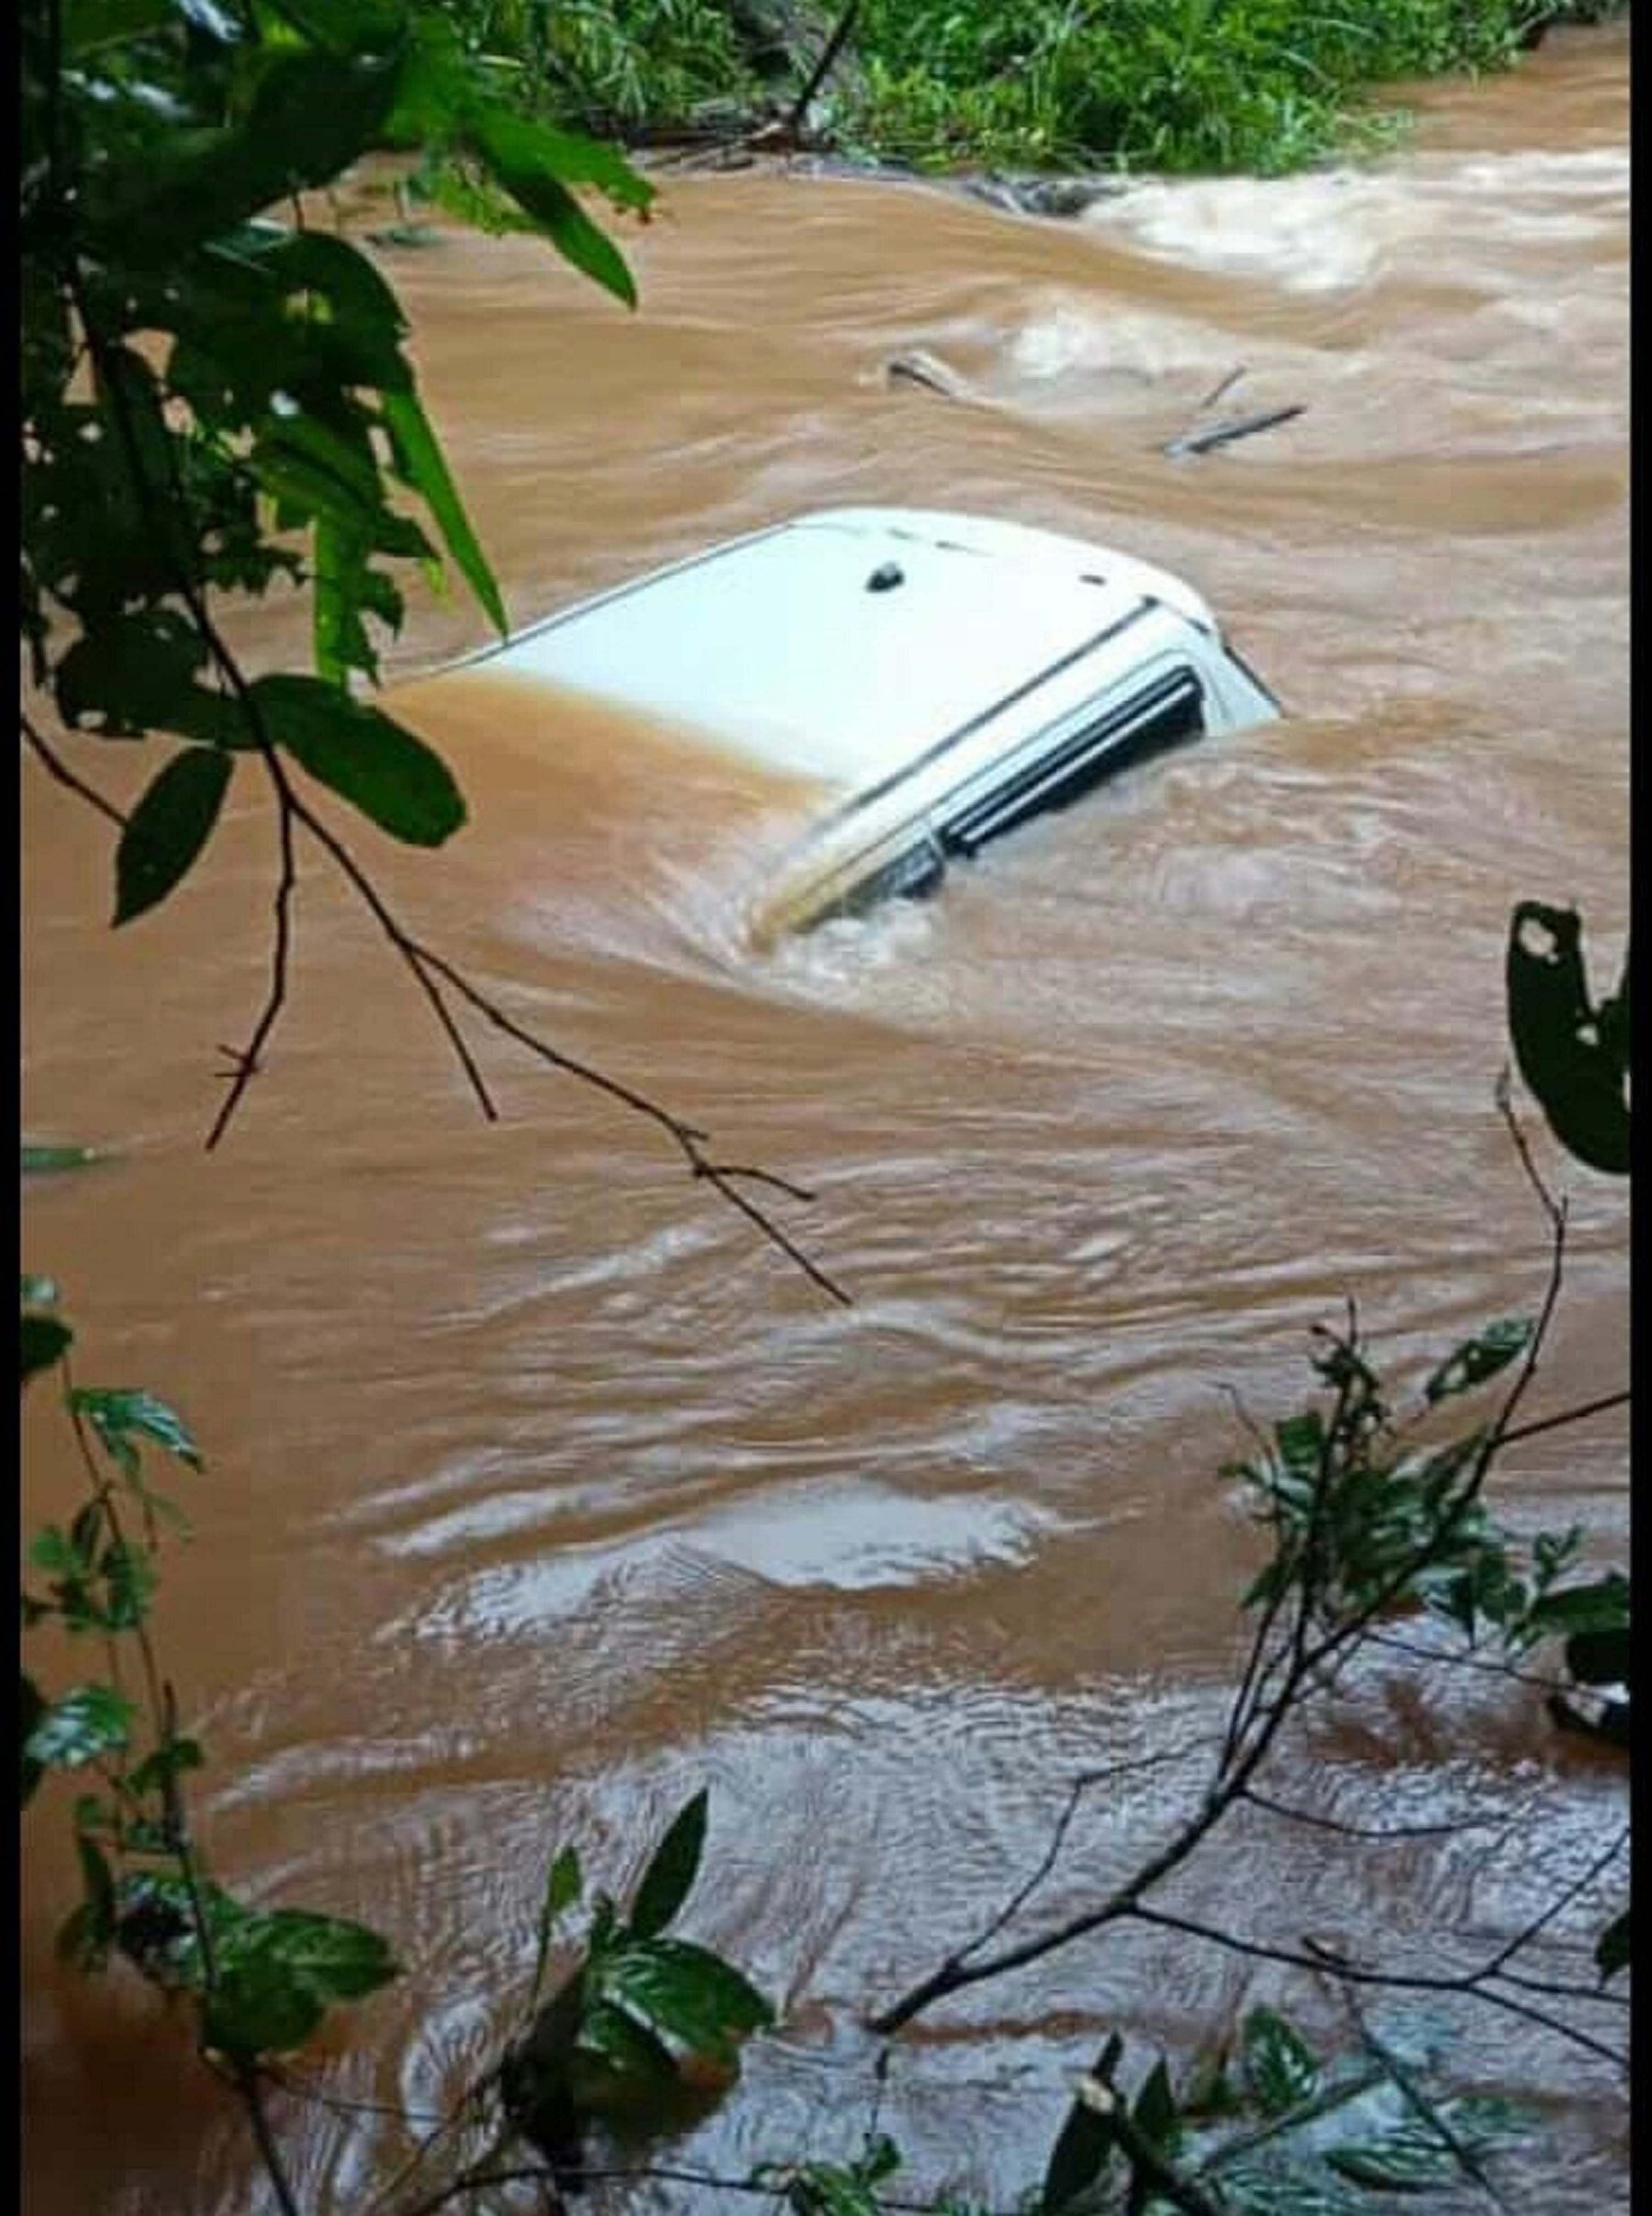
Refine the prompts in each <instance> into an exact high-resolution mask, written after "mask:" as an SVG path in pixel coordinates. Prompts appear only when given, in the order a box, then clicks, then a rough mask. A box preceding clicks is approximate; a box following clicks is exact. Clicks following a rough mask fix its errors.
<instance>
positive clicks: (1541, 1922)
mask: <svg viewBox="0 0 1652 2216" xmlns="http://www.w3.org/2000/svg"><path fill="white" fill-rule="evenodd" d="M1628 1844H1629V1826H1628V1825H1627V1824H1625V1825H1624V1827H1623V1829H1622V1830H1621V1831H1619V1832H1618V1836H1617V1837H1616V1838H1615V1839H1613V1840H1612V1843H1611V1844H1610V1845H1609V1846H1606V1847H1605V1848H1603V1849H1602V1850H1601V1851H1600V1854H1598V1855H1597V1856H1595V1858H1594V1860H1593V1862H1591V1863H1590V1864H1589V1866H1588V1868H1587V1869H1586V1870H1585V1871H1584V1872H1583V1874H1582V1875H1581V1877H1578V1878H1575V1879H1574V1880H1573V1881H1572V1882H1571V1884H1570V1885H1569V1886H1568V1887H1566V1888H1565V1890H1564V1891H1563V1892H1562V1893H1557V1894H1556V1897H1555V1899H1553V1900H1551V1901H1550V1903H1549V1905H1548V1906H1547V1907H1546V1908H1545V1909H1544V1911H1543V1912H1542V1914H1541V1915H1540V1916H1537V1917H1533V1918H1532V1922H1531V1923H1530V1924H1527V1925H1526V1929H1525V1930H1523V1931H1519V1932H1516V1934H1515V1935H1514V1936H1513V1938H1512V1939H1511V1940H1510V1941H1509V1942H1507V1945H1506V1946H1504V1947H1502V1948H1499V1950H1498V1952H1497V1953H1496V1954H1494V1955H1493V1956H1492V1958H1491V1960H1490V1961H1489V1962H1488V1963H1487V1964H1486V1966H1485V1967H1484V1969H1483V1970H1482V1971H1480V1972H1479V1973H1478V1974H1479V1975H1480V1976H1481V1977H1482V1978H1490V1977H1495V1976H1497V1975H1499V1974H1500V1973H1501V1970H1502V1967H1503V1965H1504V1963H1505V1962H1508V1961H1513V1958H1514V1956H1515V1955H1516V1954H1519V1951H1520V1949H1521V1948H1522V1947H1526V1946H1529V1945H1530V1944H1531V1942H1532V1940H1534V1939H1535V1938H1536V1937H1537V1936H1538V1932H1540V1931H1542V1930H1546V1929H1547V1927H1548V1926H1549V1925H1550V1924H1552V1923H1553V1922H1554V1920H1555V1918H1556V1917H1557V1916H1558V1915H1560V1914H1561V1913H1562V1912H1563V1911H1564V1910H1565V1909H1567V1908H1569V1907H1570V1905H1571V1904H1572V1902H1573V1901H1575V1899H1577V1897H1578V1895H1579V1894H1580V1893H1587V1890H1588V1888H1589V1887H1590V1886H1592V1885H1593V1883H1594V1881H1595V1880H1596V1878H1598V1877H1599V1876H1600V1874H1601V1873H1602V1872H1603V1871H1604V1870H1606V1869H1607V1868H1610V1867H1611V1865H1612V1863H1613V1862H1616V1861H1617V1859H1618V1856H1619V1855H1620V1854H1622V1852H1623V1850H1624V1848H1625V1847H1626V1846H1627V1845H1628Z"/></svg>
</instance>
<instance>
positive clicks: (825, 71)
mask: <svg viewBox="0 0 1652 2216" xmlns="http://www.w3.org/2000/svg"><path fill="white" fill-rule="evenodd" d="M859 14H860V0H845V5H844V8H843V11H842V13H841V15H839V17H838V19H837V21H836V22H835V23H834V24H833V26H832V32H831V36H830V37H829V39H828V40H827V41H826V43H825V45H824V46H823V47H822V48H821V52H820V58H819V60H818V61H817V63H816V64H815V65H814V67H813V69H811V71H810V72H809V75H808V77H807V78H806V80H805V81H804V87H803V89H802V91H801V92H800V93H798V96H797V98H796V100H795V101H794V102H792V111H791V113H790V114H789V115H788V116H787V117H786V132H787V134H788V135H789V136H790V137H791V138H792V139H798V138H800V137H801V136H802V134H803V126H804V123H805V122H806V121H807V120H808V115H809V110H810V109H811V108H812V107H813V106H814V103H815V99H816V95H817V94H818V92H819V90H820V88H821V87H822V85H823V84H824V83H825V82H826V80H827V78H828V77H829V76H830V75H831V72H832V70H833V68H834V67H835V64H836V61H837V58H838V56H839V54H841V52H842V51H843V47H844V44H845V42H846V40H848V35H849V34H850V32H851V31H852V30H853V29H854V19H855V17H856V16H857V15H859Z"/></svg>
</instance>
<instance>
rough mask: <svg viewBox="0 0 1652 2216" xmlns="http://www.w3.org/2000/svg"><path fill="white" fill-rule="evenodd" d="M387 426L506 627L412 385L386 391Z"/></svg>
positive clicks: (403, 474) (455, 551) (404, 471)
mask: <svg viewBox="0 0 1652 2216" xmlns="http://www.w3.org/2000/svg"><path fill="white" fill-rule="evenodd" d="M380 404H381V412H382V414H383V416H384V422H385V429H386V430H387V431H388V432H389V434H390V440H391V452H392V453H393V455H394V457H395V466H396V473H397V475H398V477H400V478H401V479H402V481H403V483H404V484H407V485H410V487H411V488H412V489H413V490H414V491H415V492H416V493H417V494H418V495H419V496H420V498H421V499H422V501H423V502H424V503H425V505H426V506H427V507H428V508H429V510H430V513H431V514H432V515H433V516H434V517H435V524H436V528H437V530H438V531H440V532H441V538H442V544H443V545H445V546H446V547H447V551H448V552H449V553H450V554H451V555H452V556H453V560H454V561H455V562H456V563H458V564H459V569H460V570H461V571H462V572H463V574H464V576H465V582H467V583H468V585H469V586H470V588H471V590H472V592H473V593H474V594H476V597H477V599H478V600H479V601H480V602H481V604H482V606H483V608H484V611H485V612H486V614H487V618H488V620H489V622H490V623H491V624H492V625H493V627H494V629H495V630H496V631H499V632H500V633H503V632H505V631H508V630H509V619H507V617H506V614H505V604H504V602H503V600H502V599H501V598H500V595H499V586H498V582H497V580H496V578H495V576H494V574H493V571H492V569H491V568H490V566H489V563H488V558H487V557H486V555H484V553H483V551H482V548H481V545H480V542H479V541H478V539H477V536H476V533H475V532H473V531H472V528H471V524H470V519H469V517H468V516H467V515H466V514H465V508H464V504H463V502H461V501H460V499H459V492H458V489H457V487H456V486H455V485H454V483H453V478H452V477H451V476H450V475H449V474H448V470H447V461H446V459H445V458H444V457H443V454H442V451H441V446H439V445H438V444H437V442H436V437H435V433H434V432H433V431H432V430H431V428H430V424H429V420H428V417H427V416H426V415H425V412H424V409H422V406H421V405H420V403H419V397H418V394H417V393H416V392H415V391H411V390H409V391H404V392H386V393H385V395H384V397H383V400H382V402H381V403H380Z"/></svg>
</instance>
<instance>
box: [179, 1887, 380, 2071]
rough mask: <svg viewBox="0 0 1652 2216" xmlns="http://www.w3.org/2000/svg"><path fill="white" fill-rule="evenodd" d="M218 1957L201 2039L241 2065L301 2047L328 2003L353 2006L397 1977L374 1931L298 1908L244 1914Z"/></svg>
mask: <svg viewBox="0 0 1652 2216" xmlns="http://www.w3.org/2000/svg"><path fill="white" fill-rule="evenodd" d="M217 1955H218V1964H217V1967H218V1979H217V1983H216V1985H214V1987H213V1991H212V1992H211V1993H210V1994H209V1995H208V1997H207V2000H206V2008H205V2009H204V2010H203V2012H202V2024H201V2029H202V2036H203V2038H204V2039H205V2040H206V2043H207V2045H208V2046H209V2047H215V2048H216V2049H217V2050H218V2051H219V2053H225V2054H229V2055H233V2056H236V2057H237V2058H239V2059H252V2058H253V2057H255V2056H256V2055H260V2054H280V2053H287V2052H289V2051H290V2050H291V2049H292V2048H293V2047H301V2046H302V2045H303V2044H304V2042H305V2040H307V2039H308V2038H309V2036H310V2034H311V2032H313V2031H314V2030H315V2028H316V2027H317V2024H319V2022H321V2019H322V2016H324V2013H325V2011H326V2009H327V2007H328V2005H329V2004H330V2003H331V2002H334V2001H340V2000H354V1999H358V1998H360V1997H361V1995H363V1994H365V1993H370V1992H373V1991H376V1989H377V1988H378V1987H379V1986H380V1985H385V1984H387V1983H388V1982H389V1980H390V1979H391V1978H393V1977H395V1976H396V1974H397V1963H396V1961H395V1958H394V1957H393V1956H392V1954H391V1951H390V1948H389V1947H388V1946H387V1945H386V1943H385V1941H384V1940H383V1939H382V1938H381V1937H380V1936H379V1934H378V1933H377V1932H376V1931H373V1930H368V1928H367V1926H366V1925H365V1924H354V1923H351V1922H349V1921H348V1920H347V1919H346V1918H344V1917H334V1916H315V1915H311V1914H308V1913H306V1912H305V1911H301V1910H298V1909H286V1908H276V1909H268V1910H255V1911H248V1912H245V1913H244V1914H243V1916H241V1917H239V1918H238V1919H237V1920H236V1921H234V1922H233V1923H232V1924H231V1925H230V1926H229V1928H228V1930H226V1931H225V1934H224V1936H223V1940H222V1942H221V1943H220V1944H219V1947H218V1948H217Z"/></svg>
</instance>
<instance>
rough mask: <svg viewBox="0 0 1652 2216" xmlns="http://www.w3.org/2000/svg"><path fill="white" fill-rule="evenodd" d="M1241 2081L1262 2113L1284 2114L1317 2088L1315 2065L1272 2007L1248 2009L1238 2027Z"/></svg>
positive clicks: (1308, 2049) (1309, 2052) (1304, 2044)
mask: <svg viewBox="0 0 1652 2216" xmlns="http://www.w3.org/2000/svg"><path fill="white" fill-rule="evenodd" d="M1242 2033H1243V2041H1244V2045H1243V2054H1244V2070H1245V2084H1246V2087H1247V2089H1248V2091H1249V2093H1250V2096H1251V2098H1252V2099H1253V2100H1254V2102H1255V2103H1256V2105H1257V2107H1258V2108H1260V2109H1261V2112H1262V2114H1264V2115H1265V2116H1282V2115H1286V2114H1289V2112H1290V2111H1291V2109H1292V2108H1299V2107H1300V2106H1301V2105H1302V2104H1303V2103H1304V2102H1308V2101H1311V2100H1312V2099H1313V2097H1314V2096H1315V2095H1316V2093H1317V2092H1318V2090H1319V2065H1318V2063H1317V2061H1316V2059H1315V2057H1314V2053H1313V2050H1312V2048H1311V2047H1310V2046H1309V2045H1308V2042H1307V2041H1306V2040H1305V2039H1304V2038H1303V2036H1302V2034H1301V2033H1300V2032H1299V2031H1298V2030H1297V2029H1296V2028H1295V2027H1294V2026H1293V2025H1291V2024H1290V2023H1287V2022H1286V2021H1285V2018H1284V2017H1283V2016H1280V2015H1279V2013H1278V2011H1277V2010H1273V2009H1270V2008H1255V2009H1252V2010H1251V2011H1250V2013H1249V2015H1248V2016H1246V2018H1245V2021H1244V2024H1243V2027H1242Z"/></svg>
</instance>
